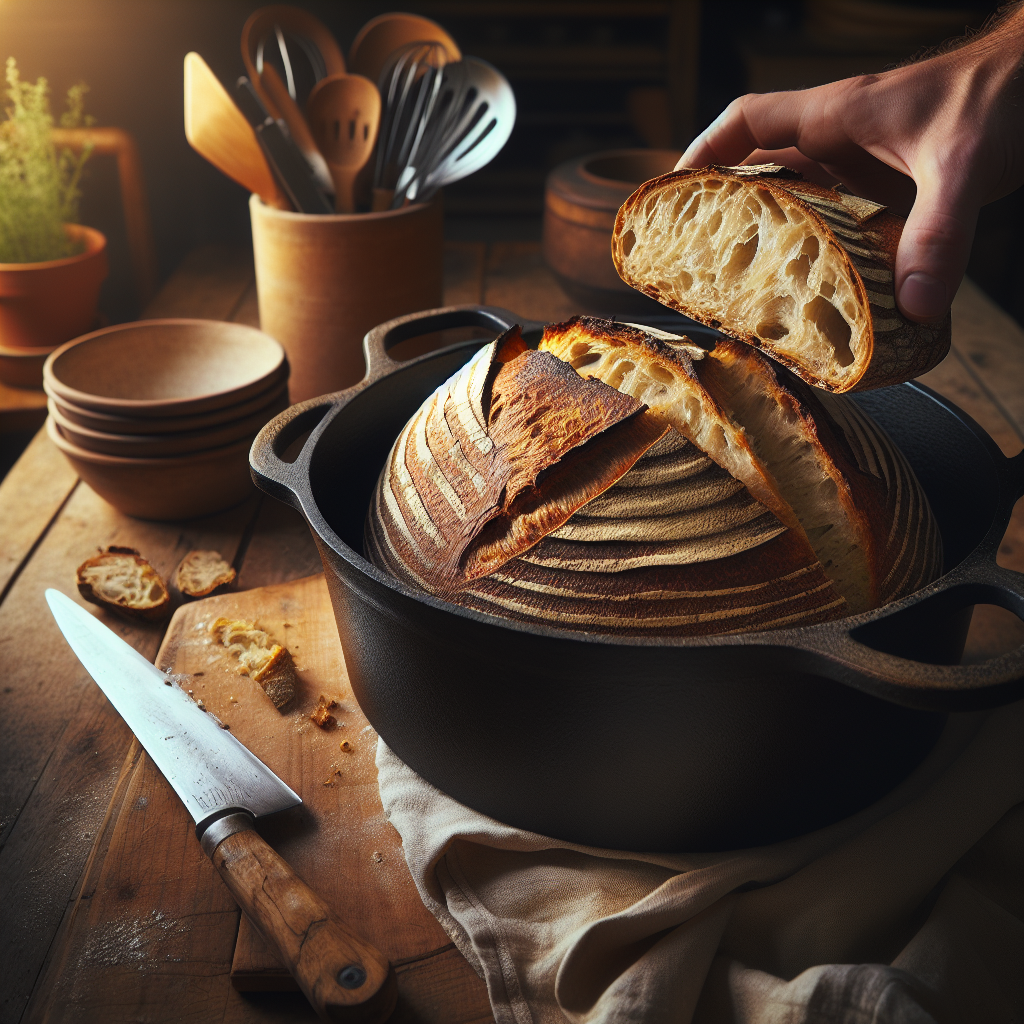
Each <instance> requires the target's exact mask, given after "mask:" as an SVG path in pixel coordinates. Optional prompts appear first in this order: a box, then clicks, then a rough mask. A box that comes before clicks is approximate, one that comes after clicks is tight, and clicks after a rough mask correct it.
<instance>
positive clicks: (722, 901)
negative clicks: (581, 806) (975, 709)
mask: <svg viewBox="0 0 1024 1024" xmlns="http://www.w3.org/2000/svg"><path fill="white" fill-rule="evenodd" d="M1022 737H1024V702H1019V703H1017V704H1013V705H1009V706H1007V707H1005V708H1002V709H999V710H997V711H994V712H988V713H979V714H971V715H956V716H953V717H952V718H951V719H950V724H949V725H948V726H947V728H946V730H945V731H944V733H943V735H942V737H941V738H940V740H939V743H938V745H937V746H936V748H935V750H934V751H933V752H932V754H931V755H929V757H928V759H927V760H926V761H925V762H924V763H923V764H922V765H921V766H920V767H919V768H918V769H917V771H915V772H914V774H913V775H912V776H911V777H910V778H908V779H907V780H906V781H905V782H904V783H903V784H902V785H900V786H899V788H898V789H896V790H895V791H893V792H892V793H890V794H889V795H888V796H887V797H886V798H885V799H883V800H882V801H880V802H879V803H877V804H875V805H874V806H872V807H869V808H868V809H867V810H865V811H863V812H861V813H860V814H858V815H856V816H855V817H853V818H849V819H847V820H845V821H842V822H840V823H838V824H836V825H833V826H830V827H829V828H826V829H822V830H821V831H819V832H815V833H813V834H811V835H807V836H802V837H800V838H798V839H794V840H791V841H788V842H784V843H778V844H775V845H773V846H766V847H761V848H758V849H751V850H740V851H733V852H728V853H718V854H673V855H667V854H638V853H627V852H616V851H614V850H602V849H595V848H591V847H584V846H577V845H574V844H572V843H566V842H561V841H560V840H555V839H549V838H545V837H544V836H540V835H536V834H533V833H530V832H524V831H521V830H519V829H515V828H511V827H509V826H507V825H503V824H501V823H500V822H498V821H495V820H493V819H492V818H488V817H486V816H485V815H482V814H478V813H477V812H475V811H472V810H470V809H469V808H467V807H465V806H463V805H462V804H459V803H458V802H456V801H455V800H453V799H451V798H450V797H448V796H445V795H444V794H443V793H441V792H440V791H439V790H437V789H435V788H434V787H433V786H431V785H430V784H429V783H427V782H425V781H424V780H423V779H421V778H420V777H419V776H418V775H416V774H415V773H414V772H413V771H412V770H411V769H410V768H408V767H407V766H406V765H405V764H403V763H402V762H401V761H400V760H399V759H398V758H397V757H396V756H395V754H394V753H392V752H391V751H390V750H389V749H388V747H387V746H386V745H385V744H384V743H383V742H380V744H379V746H378V750H377V765H378V769H379V782H380V792H381V798H382V800H383V804H384V808H385V812H386V813H387V814H388V816H389V818H390V819H391V822H392V823H393V824H394V825H395V827H396V828H397V829H398V831H399V833H400V834H401V836H402V840H403V844H404V849H405V856H406V860H407V861H408V864H409V868H410V870H411V872H412V876H413V878H414V879H415V881H416V885H417V887H418V888H419V892H420V895H421V896H422V898H423V902H424V903H425V904H426V905H427V907H428V908H429V909H430V910H431V911H432V912H433V914H434V915H435V916H436V917H437V919H438V920H439V921H440V922H441V924H442V926H443V927H444V928H445V930H446V931H447V932H448V934H449V935H450V936H451V938H452V940H453V941H454V942H455V944H456V945H457V946H458V948H459V949H460V950H461V951H462V953H463V954H464V955H465V956H466V958H467V959H468V960H469V962H470V963H471V964H473V965H474V967H475V968H476V969H477V971H478V973H480V974H481V975H482V977H483V978H484V979H485V980H486V982H487V988H488V992H489V994H490V998H491V1005H492V1008H493V1011H494V1015H495V1018H496V1020H497V1021H498V1022H499V1024H564V1022H567V1021H571V1022H573V1024H582V1022H587V1024H598V1022H600V1024H611V1022H613V1021H614V1022H616V1024H619V1022H628V1024H632V1022H637V1024H639V1022H643V1024H669V1022H671V1024H689V1022H691V1021H692V1022H695V1024H709V1022H715V1024H717V1022H730V1024H733V1022H735V1024H739V1022H742V1024H811V1022H814V1024H818V1022H821V1024H825V1022H828V1024H837V1022H838V1024H853V1022H857V1024H868V1022H872V1024H890V1022H893V1024H895V1022H898V1024H932V1022H936V1024H961V1022H962V1024H988V1022H998V1024H1003V1022H1005V1024H1010V1022H1020V1021H1021V1020H1022V1019H1024V924H1022V918H1024V897H1022V888H1021V880H1022V875H1024V804H1022V801H1024V757H1022V744H1021V739H1022ZM808 770H809V771H812V770H813V767H811V766H809V767H808ZM651 784H652V785H657V780H656V779H652V780H651Z"/></svg>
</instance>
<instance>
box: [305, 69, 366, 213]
mask: <svg viewBox="0 0 1024 1024" xmlns="http://www.w3.org/2000/svg"><path fill="white" fill-rule="evenodd" d="M306 114H307V118H308V120H309V127H310V129H311V130H312V132H313V138H314V140H315V141H316V144H317V147H318V148H319V149H320V152H321V153H323V155H324V159H325V160H326V161H327V167H328V169H329V170H330V172H331V177H332V178H333V179H334V196H335V208H336V209H337V211H338V212H339V213H354V212H355V202H354V198H353V186H354V185H355V180H356V176H357V175H358V174H359V172H360V170H362V168H363V166H364V165H365V164H366V162H367V161H368V160H369V159H370V155H371V154H372V153H373V145H374V143H375V142H376V141H377V129H378V127H379V126H380V93H379V92H378V91H377V86H375V85H374V84H373V82H371V81H370V80H369V79H368V78H363V76H362V75H331V76H329V77H328V78H324V79H322V80H321V81H319V82H317V84H316V87H315V88H314V89H313V91H312V92H311V93H310V94H309V99H308V100H307V101H306Z"/></svg>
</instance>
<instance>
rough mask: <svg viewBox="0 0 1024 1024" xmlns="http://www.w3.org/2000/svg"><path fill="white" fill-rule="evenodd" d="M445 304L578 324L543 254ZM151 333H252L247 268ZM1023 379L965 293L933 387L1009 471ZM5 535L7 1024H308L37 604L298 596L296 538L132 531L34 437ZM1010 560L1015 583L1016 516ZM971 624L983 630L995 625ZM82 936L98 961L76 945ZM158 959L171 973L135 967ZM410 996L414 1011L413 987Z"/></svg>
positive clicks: (501, 255) (531, 252)
mask: <svg viewBox="0 0 1024 1024" xmlns="http://www.w3.org/2000/svg"><path fill="white" fill-rule="evenodd" d="M445 301H446V302H448V303H467V302H485V303H488V304H494V305H502V306H505V307H507V308H509V309H511V310H513V311H514V312H516V313H519V314H520V315H522V316H523V317H524V318H529V319H539V320H556V319H558V320H560V319H565V318H566V317H567V316H570V315H572V314H573V313H575V312H577V309H576V308H575V306H574V305H573V304H572V303H571V302H570V301H569V300H568V299H567V298H566V297H565V296H564V295H563V294H562V292H561V291H560V289H559V288H558V287H557V285H556V284H555V282H554V280H553V279H552V277H551V276H550V274H549V273H548V272H547V270H546V269H545V267H544V265H543V262H542V259H541V256H540V247H539V245H537V244H535V243H502V244H484V243H459V244H455V245H451V246H449V247H448V249H447V251H446V278H445ZM147 315H151V316H157V315H159V316H204V317H213V318H222V319H227V318H231V319H235V320H238V321H239V322H244V323H256V322H257V318H258V310H257V304H256V298H255V290H254V287H253V277H252V267H251V258H250V256H249V255H248V254H247V253H244V252H243V253H238V252H232V251H230V250H226V249H219V250H218V249H207V250H203V251H200V252H198V253H196V254H194V255H193V256H192V257H190V259H189V260H188V261H186V263H185V264H184V265H183V267H182V268H181V270H180V271H179V272H178V273H177V274H176V275H175V276H174V277H173V278H172V279H171V281H169V282H168V284H167V286H165V288H164V289H163V290H162V291H161V293H160V295H158V296H157V298H156V299H155V300H154V303H153V304H152V305H151V306H150V307H149V309H148V310H147ZM1022 368H1024V332H1022V331H1021V329H1020V327H1019V326H1018V325H1017V324H1015V323H1014V322H1013V321H1012V320H1010V319H1009V318H1008V317H1006V316H1005V314H1003V313H1002V312H1001V311H1000V310H998V309H997V308H996V307H995V306H994V305H993V304H992V303H991V302H990V301H989V300H988V299H987V298H985V296H984V295H983V294H981V293H980V291H978V289H976V288H975V287H974V286H973V285H971V284H970V283H969V282H968V283H965V285H964V287H963V288H962V289H961V292H960V294H959V295H958V296H957V300H956V303H955V305H954V348H953V352H952V354H951V356H950V357H949V358H948V359H947V360H946V361H945V362H943V364H942V365H941V366H939V367H937V368H936V369H935V370H933V371H932V372H931V373H930V374H928V375H927V376H926V378H925V382H926V383H929V384H930V385H931V386H932V387H935V388H936V390H938V391H940V392H941V393H943V394H946V395H948V396H949V397H951V398H952V399H953V401H955V402H956V403H957V404H958V405H960V406H961V407H962V408H964V409H965V411H967V412H968V413H970V415H972V416H973V417H974V418H975V419H976V420H977V421H978V422H979V423H980V424H981V425H982V426H984V427H985V429H986V430H988V431H989V433H990V434H991V435H992V436H993V438H995V440H996V442H997V443H998V444H999V445H1000V447H1001V448H1002V449H1003V451H1004V452H1005V453H1006V454H1013V453H1014V452H1016V451H1019V450H1020V448H1021V443H1022V438H1024V372H1022ZM0 517H2V518H0V523H2V528H0V598H2V600H0V664H2V665H3V668H4V672H3V675H4V679H3V682H2V685H0V713H2V714H3V721H4V722H5V724H6V725H7V726H8V730H7V732H6V734H5V741H4V743H3V744H0V907H3V911H2V914H3V920H2V927H0V956H2V957H3V962H4V965H5V969H4V971H3V972H0V1024H8V1022H9V1024H15V1022H20V1021H23V1020H36V1019H40V1020H42V1019H49V1020H56V1019H61V1018H60V1015H59V1014H57V1005H58V1003H57V1002H55V1000H58V997H59V998H63V997H62V996H60V993H61V992H64V993H65V994H66V993H67V992H68V991H71V990H70V989H68V988H67V986H68V985H70V984H72V983H74V984H78V982H73V979H76V978H79V976H80V975H82V974H88V973H90V972H96V971H97V970H99V969H100V968H102V973H103V977H104V978H105V979H106V982H105V984H104V985H103V986H99V987H94V988H91V989H89V990H88V991H86V990H85V989H78V990H76V991H78V992H79V994H80V995H81V997H82V998H81V1000H80V1001H78V1002H75V1003H74V1005H73V1006H72V1005H71V1003H63V1004H60V1005H61V1006H62V1007H63V1008H62V1009H61V1013H64V1014H65V1016H64V1018H63V1019H69V1020H70V1019H74V1020H81V1021H97V1022H99V1021H104V1022H106V1021H113V1020H125V1021H127V1020H133V1021H134V1020H140V1021H141V1020H147V1021H149V1020H153V1021H162V1020H167V1021H170V1020H175V1021H218V1022H227V1021H231V1022H255V1021H268V1022H269V1021H275V1022H276V1021H283V1020H293V1019H294V1020H303V1019H311V1018H310V1016H309V1012H308V1007H307V1006H306V1004H305V1002H304V1000H302V999H301V997H300V996H297V995H293V994H289V993H281V994H265V995H259V996H256V995H250V996H242V995H239V994H238V993H233V990H232V988H231V985H230V980H229V971H230V966H231V959H232V955H233V951H234V946H235V935H236V931H237V921H238V912H237V909H235V907H234V905H233V904H232V903H231V901H230V898H229V897H228V896H227V895H226V891H225V890H224V887H223V886H222V885H221V884H220V883H219V880H218V879H217V878H216V877H210V876H209V870H208V865H207V864H206V862H205V861H204V860H203V859H202V854H201V853H199V851H198V846H197V844H196V842H195V839H194V837H193V836H192V834H191V831H190V830H189V829H185V830H184V831H181V832H180V833H175V834H174V835H173V836H171V837H169V838H168V837H167V836H164V839H162V840H161V841H160V843H157V842H155V841H154V840H153V839H152V837H154V836H157V835H164V833H162V832H161V829H162V828H164V827H165V825H166V822H163V818H161V817H160V816H159V815H158V814H157V813H156V811H155V810H153V809H151V808H152V804H151V803H150V795H152V794H155V793H158V792H159V787H160V786H161V785H163V780H162V778H161V777H160V776H159V775H156V774H154V773H153V771H152V768H151V767H148V761H147V759H146V758H144V757H141V756H140V755H139V752H138V750H137V748H135V747H134V746H133V744H132V741H131V739H130V736H129V734H128V732H127V730H126V729H125V727H124V725H123V723H122V722H121V720H120V719H119V717H118V716H117V715H116V714H115V713H114V712H113V711H112V709H110V707H109V705H107V704H106V701H105V700H104V699H103V698H102V696H101V695H100V694H99V691H98V690H97V689H96V688H95V686H94V685H93V684H92V683H91V682H90V681H89V680H88V678H87V677H86V676H85V674H84V672H83V670H82V669H81V668H80V666H79V665H78V663H77V661H76V660H75V659H74V656H73V655H71V653H70V651H69V650H68V649H67V648H66V646H65V645H64V642H63V641H62V640H61V639H60V637H59V636H58V635H57V634H56V632H55V629H54V627H53V626H52V622H51V620H50V617H49V615H48V613H47V611H46V609H45V606H44V605H43V603H42V596H41V595H42V590H43V589H44V588H45V587H46V586H56V587H58V588H59V589H62V590H64V591H65V592H70V591H71V590H72V588H73V582H72V579H73V570H74V567H75V566H76V565H77V564H78V563H79V562H80V561H82V559H83V558H85V557H87V555H88V554H90V553H92V551H94V550H95V548H96V547H98V546H101V545H103V544H107V543H111V542H121V543H128V544H132V545H134V546H136V547H139V548H140V549H141V550H143V551H144V552H145V553H146V554H147V556H148V557H150V558H151V559H153V560H154V561H155V562H156V563H157V564H158V567H159V568H160V569H161V570H162V571H170V570H171V569H173V567H174V563H175V560H176V559H177V558H178V557H180V554H181V553H184V551H185V550H188V549H189V548H190V547H193V546H210V547H217V548H218V549H220V550H221V551H222V552H223V553H225V554H227V555H228V556H229V557H233V558H234V560H235V562H236V567H237V568H238V569H239V580H238V584H239V586H240V587H242V588H254V587H260V586H265V585H268V584H274V583H280V582H284V581H287V580H292V579H296V578H298V577H301V576H306V575H308V574H309V573H311V572H314V571H316V570H317V569H318V566H319V559H318V556H317V554H316V550H315V546H314V545H313V542H312V540H311V538H310V535H309V531H308V529H307V528H306V526H305V524H304V522H303V521H302V519H301V518H300V517H299V516H298V514H297V513H295V512H293V511H292V510H291V509H288V508H287V507H285V506H284V505H281V504H279V503H277V502H273V501H270V500H266V501H262V502H261V501H259V499H256V498H254V499H253V500H252V502H251V503H250V504H249V505H247V506H245V507H243V508H240V509H236V510H233V511H231V512H229V513H225V514H224V515H223V516H221V517H214V519H212V520H205V521H199V522H196V523H189V524H162V525H161V524H147V523H142V522H139V521H137V520H131V519H129V518H128V517H125V516H122V515H120V514H119V513H117V512H115V511H114V510H112V509H111V508H110V506H108V505H106V504H105V503H104V502H102V501H101V500H100V499H99V498H98V497H96V496H95V495H94V494H93V493H92V491H91V490H90V489H89V488H88V487H86V486H85V485H81V484H79V485H77V486H76V483H75V480H74V478H73V474H70V471H69V470H68V468H67V467H66V465H65V464H64V462H63V460H62V458H61V457H60V456H59V454H58V453H56V452H55V451H54V450H53V448H52V446H51V445H50V442H49V441H48V440H47V439H46V438H45V437H37V438H36V440H35V441H34V442H33V443H32V445H31V446H30V447H29V449H28V450H26V452H25V454H24V455H23V457H22V459H21V461H20V462H19V463H18V464H17V465H16V466H15V468H14V469H13V470H12V471H11V473H10V474H9V475H8V477H7V479H6V481H5V482H4V483H3V484H2V485H0ZM999 558H1000V562H1001V563H1002V564H1007V565H1009V566H1011V567H1013V568H1016V569H1019V570H1024V519H1022V509H1021V503H1018V508H1017V510H1016V512H1015V516H1014V520H1013V523H1012V524H1011V527H1010V530H1009V531H1008V532H1007V536H1006V539H1005V541H1004V544H1003V546H1002V548H1001V551H1000V556H999ZM986 614H987V613H986ZM996 618H997V619H998V616H997V617H996ZM975 619H976V623H975V625H976V626H977V625H978V623H979V622H980V623H982V625H984V620H985V615H984V614H983V615H978V614H977V613H976V616H975ZM116 628H117V629H118V631H119V632H120V633H121V635H122V636H124V637H125V638H126V639H128V640H129V642H131V643H133V644H134V645H135V646H137V648H138V649H139V650H141V651H143V653H145V654H146V655H147V656H148V657H153V656H154V655H155V654H156V651H157V648H158V646H159V644H160V642H161V639H162V636H163V631H162V628H161V627H160V626H139V625H135V624H130V623H127V622H123V623H117V624H116ZM986 628H988V629H989V632H988V635H987V636H986V635H982V634H983V632H984V631H982V632H981V633H979V632H978V630H977V629H973V628H972V639H971V642H972V643H973V644H974V647H973V648H972V649H973V650H974V652H975V654H976V655H977V656H978V657H980V656H983V655H984V654H985V653H986V652H990V651H993V650H996V649H998V647H999V645H1000V644H1002V645H1004V646H1005V645H1006V644H1007V643H1012V642H1019V641H1015V640H1014V638H1015V637H1016V636H1017V634H1016V633H1015V632H1014V630H1019V629H1020V628H1021V627H1020V625H1019V623H1018V622H1017V620H1016V619H1015V618H1014V619H1012V622H1008V621H1006V620H1005V619H1002V620H999V621H995V620H993V621H992V622H990V623H989V624H988V627H986ZM969 653H970V652H969ZM12 723H16V728H12V727H11V725H12ZM143 800H145V801H146V802H142V801H143ZM161 822H163V824H161ZM186 824H187V822H186ZM147 837H150V838H149V839H147ZM147 843H149V845H148V846H147ZM138 850H147V851H148V853H147V857H148V858H149V859H148V860H147V861H146V862H145V863H146V867H145V870H142V868H141V866H140V864H139V863H138V861H137V859H133V856H134V852H137V851H138ZM204 871H205V872H206V874H203V872H204ZM174 879H179V880H185V879H187V880H191V883H192V894H191V896H190V898H189V900H190V901H186V904H183V905H181V906H178V907H177V909H176V910H175V914H177V915H178V916H168V915H167V914H164V915H163V916H159V912H158V914H157V915H154V914H153V913H152V910H153V908H154V907H155V906H158V905H160V904H159V901H160V900H161V899H164V898H165V897H167V898H170V896H169V894H171V893H172V891H173V892H174V893H177V894H179V895H180V892H181V890H182V888H183V884H184V883H183V882H181V881H179V882H174V881H173V880H174ZM168 880H170V881H168ZM175 885H176V886H177V888H176V889H175V888H174V886H175ZM175 898H177V897H175ZM82 934H85V935H88V936H89V941H88V943H87V944H85V945H78V946H76V945H75V944H74V943H72V942H71V941H70V937H71V936H72V935H82ZM157 940H159V948H160V949H161V950H162V952H163V954H165V959H163V960H151V959H148V958H147V957H146V956H145V955H142V954H140V953H139V951H140V950H143V949H146V948H149V946H148V944H150V943H152V942H155V941H157ZM430 960H431V970H430V971H420V972H419V976H418V977H419V981H418V984H420V990H419V992H420V994H419V995H418V996H417V997H416V998H417V999H418V1000H419V1002H416V1003H415V1008H414V1009H411V1010H410V1011H409V1012H410V1013H412V1016H411V1017H410V1018H409V1019H417V1020H424V1021H428V1020H431V1021H432V1020H443V1019H452V1020H454V1019H462V1018H456V1017H454V1016H450V1015H449V1016H447V1017H446V1016H445V1013H446V1012H450V1005H449V1004H446V1003H445V1001H444V1000H445V997H446V992H447V991H448V990H449V989H450V988H451V986H452V985H454V984H458V983H459V979H460V978H462V977H463V974H464V971H465V970H466V965H465V962H464V961H463V960H462V958H461V957H460V956H459V955H458V954H457V952H455V951H454V950H449V951H447V952H445V953H443V954H439V955H437V956H435V957H433V958H430ZM403 970H407V971H409V972H412V971H414V968H412V967H411V965H410V966H407V967H405V968H403ZM58 979H62V980H61V982H60V984H59V985H58ZM405 984H406V990H407V991H408V992H410V993H411V992H413V984H412V981H411V980H410V981H407V982H406V983H405ZM61 986H64V987H63V988H62V987H61ZM58 1001H59V1000H58ZM410 1005H412V1004H410ZM474 1012H475V1011H474ZM69 1013H71V1014H73V1016H67V1014H69ZM55 1014H57V1015H55Z"/></svg>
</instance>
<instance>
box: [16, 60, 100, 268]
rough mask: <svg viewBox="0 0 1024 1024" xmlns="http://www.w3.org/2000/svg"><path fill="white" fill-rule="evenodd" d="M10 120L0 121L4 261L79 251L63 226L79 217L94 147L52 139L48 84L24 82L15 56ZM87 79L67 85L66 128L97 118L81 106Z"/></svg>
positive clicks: (36, 259)
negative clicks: (73, 146)
mask: <svg viewBox="0 0 1024 1024" xmlns="http://www.w3.org/2000/svg"><path fill="white" fill-rule="evenodd" d="M6 78H7V90H6V96H7V99H8V100H9V101H10V106H8V107H7V108H6V113H7V120H6V121H0V263H38V262H42V261H44V260H55V259H61V258H62V257H65V256H73V255H74V254H75V253H76V252H79V251H81V245H80V244H78V245H76V244H75V243H74V242H73V241H72V240H71V239H70V238H68V236H67V233H66V232H65V230H64V224H65V223H77V222H78V203H79V199H80V198H81V192H80V190H79V182H80V180H81V176H82V168H83V167H84V166H85V162H86V160H88V159H89V156H90V154H91V152H92V147H91V146H85V147H83V149H82V151H81V152H80V153H74V152H72V151H71V150H70V149H66V148H63V149H61V150H60V151H58V149H57V147H56V145H55V144H54V141H53V132H52V128H53V116H52V114H51V113H50V101H49V91H50V90H49V86H48V84H47V81H46V79H45V78H40V79H38V80H37V81H36V83H35V85H33V84H32V83H31V82H23V81H21V78H20V76H19V74H18V66H17V63H16V62H15V60H14V58H13V57H8V58H7V74H6ZM87 90H88V87H87V86H85V85H73V86H72V87H71V88H70V89H69V90H68V95H67V110H66V111H65V113H63V114H62V115H61V119H60V123H61V127H63V128H79V127H83V126H88V125H90V124H92V123H93V118H91V117H88V116H87V115H85V114H84V112H83V107H84V98H85V93H86V92H87Z"/></svg>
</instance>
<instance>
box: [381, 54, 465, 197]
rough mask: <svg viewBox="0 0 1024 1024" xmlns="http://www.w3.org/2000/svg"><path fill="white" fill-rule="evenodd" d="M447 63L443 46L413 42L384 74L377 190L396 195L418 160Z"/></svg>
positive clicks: (390, 62) (397, 56)
mask: <svg viewBox="0 0 1024 1024" xmlns="http://www.w3.org/2000/svg"><path fill="white" fill-rule="evenodd" d="M446 60H447V55H446V52H445V48H444V47H443V46H442V45H441V44H440V43H433V42H422V43H410V44H409V45H408V46H403V47H402V48H401V49H400V50H398V51H397V52H396V53H395V54H394V55H393V56H392V57H391V59H390V60H389V61H388V63H387V65H386V66H385V68H384V70H383V71H382V72H381V76H380V82H379V87H380V94H381V100H382V103H383V108H384V112H383V116H382V118H381V126H380V132H379V134H378V136H377V138H378V142H377V166H376V171H375V174H374V182H373V184H374V188H375V189H378V190H386V191H387V192H394V191H395V190H396V189H397V188H398V183H399V180H400V179H401V178H402V175H403V172H404V171H405V169H406V167H408V166H409V164H410V163H411V162H412V161H413V160H414V159H415V157H416V154H417V152H418V151H419V149H420V146H421V144H422V143H423V136H424V131H425V129H426V126H427V124H428V123H429V122H430V119H431V116H432V114H433V111H434V105H435V103H436V101H437V97H438V94H439V92H440V89H441V80H442V79H441V69H442V68H443V67H444V64H445V61H446ZM388 205H390V203H389V204H388ZM399 205H400V201H399Z"/></svg>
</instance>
